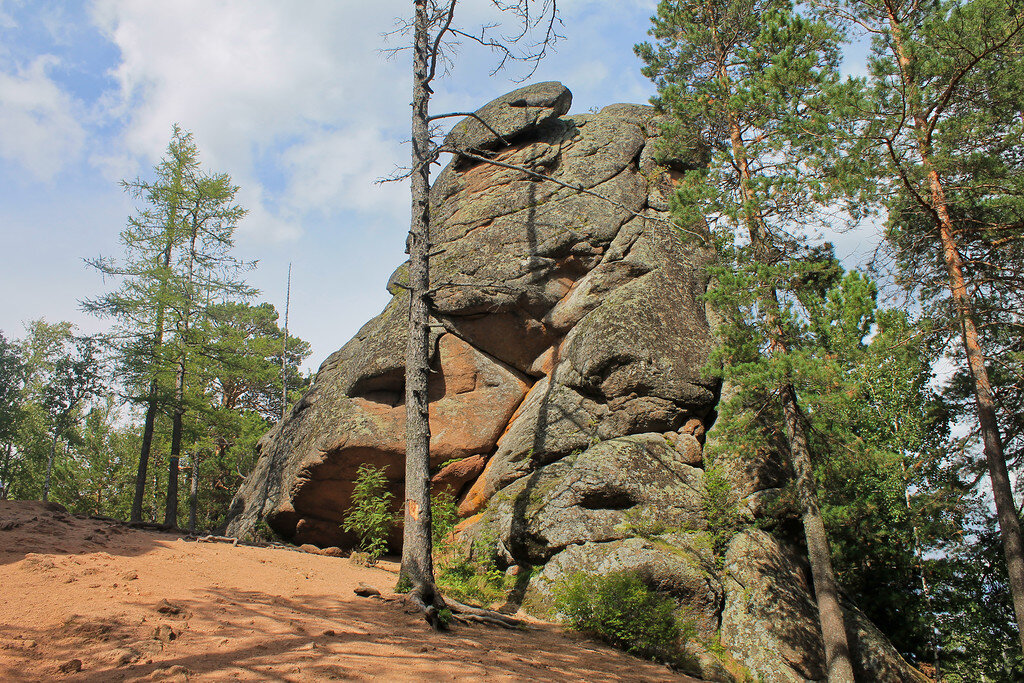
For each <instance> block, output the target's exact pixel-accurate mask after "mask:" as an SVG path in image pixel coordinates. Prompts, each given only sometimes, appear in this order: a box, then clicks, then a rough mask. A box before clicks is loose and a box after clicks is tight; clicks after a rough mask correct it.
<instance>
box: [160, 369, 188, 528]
mask: <svg viewBox="0 0 1024 683" xmlns="http://www.w3.org/2000/svg"><path fill="white" fill-rule="evenodd" d="M176 375H177V378H176V380H175V388H174V403H175V405H174V415H173V416H172V418H171V453H170V456H169V457H168V458H167V501H166V502H165V505H164V524H165V525H166V526H169V527H176V526H177V525H178V461H179V460H180V459H181V431H182V421H183V419H184V417H185V360H184V358H182V359H180V360H179V361H178V371H177V373H176Z"/></svg>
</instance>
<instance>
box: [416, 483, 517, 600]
mask: <svg viewBox="0 0 1024 683" xmlns="http://www.w3.org/2000/svg"><path fill="white" fill-rule="evenodd" d="M453 507H454V501H453ZM457 521H458V514H457V512H456V513H455V515H454V519H451V520H450V522H449V523H450V525H451V528H452V529H454V527H455V523H456V522H457ZM435 531H438V530H437V529H435ZM441 531H444V530H443V529H442V530H441ZM497 544H498V538H497V535H496V534H494V533H493V532H484V533H480V534H478V535H477V538H476V540H475V541H473V542H472V544H467V545H464V546H463V547H457V545H456V543H455V541H454V538H453V536H452V534H451V531H448V532H447V533H446V534H445V535H444V536H443V537H442V541H441V542H440V543H438V544H435V546H434V548H435V556H434V564H435V566H436V567H437V585H438V587H439V588H441V590H442V591H443V592H444V593H445V594H446V595H451V596H452V597H453V598H455V599H456V600H462V601H463V602H475V603H478V604H480V605H491V604H493V603H495V602H498V601H499V600H505V599H506V598H508V594H509V592H510V591H511V590H512V587H513V586H514V585H515V582H516V579H515V577H513V576H509V575H508V574H506V573H505V572H503V571H502V570H501V569H499V568H498V565H497V562H496V561H495V553H494V549H495V547H496V546H497Z"/></svg>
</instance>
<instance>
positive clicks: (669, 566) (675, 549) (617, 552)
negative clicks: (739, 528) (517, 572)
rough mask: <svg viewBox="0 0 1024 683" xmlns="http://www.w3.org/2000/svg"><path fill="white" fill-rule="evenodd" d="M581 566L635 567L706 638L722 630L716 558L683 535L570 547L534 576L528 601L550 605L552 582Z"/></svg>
mask: <svg viewBox="0 0 1024 683" xmlns="http://www.w3.org/2000/svg"><path fill="white" fill-rule="evenodd" d="M579 571H585V572H590V573H593V574H609V573H612V572H620V571H635V572H637V573H638V574H639V575H640V577H641V578H642V579H643V581H644V583H646V584H647V586H648V587H650V588H652V589H654V590H657V591H659V592H662V593H665V594H666V595H670V596H672V597H673V598H674V599H675V600H676V601H677V603H678V605H679V611H680V616H681V617H683V618H684V619H685V620H687V621H689V622H691V623H693V624H694V626H696V627H697V631H698V633H699V634H701V636H702V637H704V638H711V637H712V636H713V635H714V633H715V631H716V630H717V629H718V611H719V609H720V603H721V600H722V585H721V583H720V582H719V581H718V579H717V578H716V577H715V576H714V560H713V558H712V557H711V555H710V553H709V552H708V551H707V550H706V549H700V548H699V547H698V546H695V545H694V544H692V543H691V542H690V540H689V539H688V538H687V536H686V535H685V534H665V535H663V536H658V537H654V538H651V539H646V538H627V539H624V540H619V541H611V542H607V543H585V544H581V545H572V546H569V547H568V548H566V549H565V550H563V551H562V552H560V553H558V554H557V555H555V556H554V557H552V558H551V560H550V561H549V562H548V563H547V564H545V565H544V569H543V570H542V571H541V572H540V573H538V574H537V575H536V576H534V577H533V579H532V580H531V581H530V586H529V588H528V590H527V601H528V602H529V601H532V602H534V603H535V604H538V605H545V606H550V605H551V599H552V590H553V589H554V587H555V586H557V585H558V583H559V582H561V581H563V580H565V579H566V578H568V576H569V575H570V574H572V573H573V572H579Z"/></svg>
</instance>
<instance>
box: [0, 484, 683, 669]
mask: <svg viewBox="0 0 1024 683" xmlns="http://www.w3.org/2000/svg"><path fill="white" fill-rule="evenodd" d="M395 571H396V569H395V565H394V564H391V563H383V565H382V568H366V567H358V566H354V565H352V564H351V563H350V562H349V561H348V560H347V559H341V558H333V557H323V556H319V555H312V554H306V553H299V552H290V551H286V550H275V549H271V548H249V547H232V546H231V545H228V544H219V543H195V542H189V541H185V540H183V539H181V538H179V537H178V536H175V535H171V534H160V533H150V532H144V531H138V530H134V529H128V528H126V527H124V526H121V525H118V524H113V523H108V522H103V521H97V520H90V519H82V518H78V517H74V516H71V515H68V514H65V513H62V512H60V511H58V510H55V509H50V508H47V507H45V506H44V505H43V504H41V503H29V502H7V501H0V680H4V681H7V680H11V681H23V680H30V681H47V680H54V679H60V680H74V681H116V680H138V679H147V680H181V681H185V680H190V681H204V680H209V681H220V680H227V679H240V680H260V681H311V680H387V681H478V680H495V681H509V680H517V681H520V680H565V681H571V680H580V681H640V680H643V681H668V680H672V681H694V680H695V679H692V678H688V677H686V676H681V675H676V674H673V673H671V672H670V671H668V670H667V669H666V668H665V667H662V666H658V665H656V664H653V663H650V662H645V661H641V660H638V659H635V658H633V657H630V656H628V655H625V654H623V653H621V652H617V651H615V650H613V649H611V648H609V647H606V646H604V645H602V644H599V643H595V642H592V641H590V640H587V639H585V638H582V637H579V636H576V635H574V634H565V633H563V632H562V631H560V630H559V629H557V628H556V627H554V626H551V625H547V624H538V625H537V627H536V628H535V629H532V630H530V631H525V632H523V631H508V630H504V629H500V628H496V627H490V626H484V625H471V626H465V625H455V626H454V627H453V629H452V631H451V632H449V633H446V634H438V633H434V632H432V631H430V629H429V628H428V627H427V626H426V624H425V623H424V622H423V621H422V619H421V617H420V616H419V614H417V613H413V612H412V610H409V609H408V608H407V607H406V606H405V604H404V602H402V601H401V599H400V598H398V597H397V596H395V595H394V594H393V593H391V589H392V588H393V586H394V583H395ZM359 582H365V583H367V584H370V585H371V586H375V587H376V588H378V589H380V590H381V591H382V592H383V593H384V597H383V599H381V598H360V597H357V596H356V595H354V594H353V592H352V591H353V588H355V586H356V585H357V584H358V583H359ZM161 610H162V611H161ZM76 660H77V661H76ZM62 667H63V668H62ZM79 667H80V668H79Z"/></svg>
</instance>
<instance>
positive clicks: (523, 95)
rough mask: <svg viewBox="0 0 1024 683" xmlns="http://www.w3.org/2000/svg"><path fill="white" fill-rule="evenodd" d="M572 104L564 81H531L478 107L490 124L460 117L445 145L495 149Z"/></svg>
mask: <svg viewBox="0 0 1024 683" xmlns="http://www.w3.org/2000/svg"><path fill="white" fill-rule="evenodd" d="M571 104H572V93H571V92H569V89H568V88H566V87H565V86H564V85H562V84H561V83H557V82H554V81H548V82H546V83H535V84H533V85H528V86H526V87H523V88H519V89H518V90H514V91H513V92H510V93H508V94H507V95H502V96H501V97H499V98H498V99H496V100H494V101H493V102H489V103H488V104H486V105H484V106H483V107H481V108H480V109H478V110H477V111H476V115H477V116H478V117H479V118H480V119H482V120H483V121H486V122H487V125H486V126H485V125H484V124H483V123H481V122H480V121H479V120H477V119H475V118H472V117H467V118H465V119H463V120H462V121H460V122H459V123H458V124H457V125H456V126H455V127H454V128H453V129H452V131H451V132H450V133H448V136H447V137H446V138H445V139H444V145H445V146H446V147H451V148H454V149H464V150H474V151H480V150H489V149H495V148H497V147H500V146H504V145H503V144H502V141H501V138H504V139H505V141H506V142H510V141H511V140H514V139H515V137H516V136H517V135H519V134H520V133H522V132H523V131H526V130H529V129H530V128H533V127H535V126H537V124H539V123H542V122H544V121H546V120H548V119H553V118H557V117H559V116H561V115H562V114H564V113H566V112H567V111H569V106H570V105H571ZM495 133H497V135H495ZM499 136H500V138H499Z"/></svg>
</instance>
